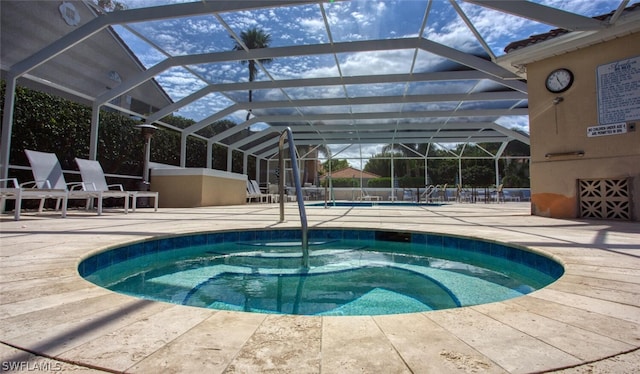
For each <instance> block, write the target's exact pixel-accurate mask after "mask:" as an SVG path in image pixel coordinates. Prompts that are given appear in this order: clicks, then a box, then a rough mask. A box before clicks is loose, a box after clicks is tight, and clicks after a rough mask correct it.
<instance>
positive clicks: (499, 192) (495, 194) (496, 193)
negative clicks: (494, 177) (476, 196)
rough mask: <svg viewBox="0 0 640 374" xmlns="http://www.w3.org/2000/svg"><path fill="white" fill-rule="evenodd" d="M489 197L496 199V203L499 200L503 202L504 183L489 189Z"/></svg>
mask: <svg viewBox="0 0 640 374" xmlns="http://www.w3.org/2000/svg"><path fill="white" fill-rule="evenodd" d="M491 199H492V200H494V199H495V201H496V203H499V202H500V201H502V202H503V203H504V185H503V184H500V185H498V187H496V189H495V190H493V191H491Z"/></svg>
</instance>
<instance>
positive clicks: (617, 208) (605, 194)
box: [578, 178, 631, 220]
mask: <svg viewBox="0 0 640 374" xmlns="http://www.w3.org/2000/svg"><path fill="white" fill-rule="evenodd" d="M578 189H579V193H580V217H582V218H604V219H624V220H631V180H630V179H628V178H625V179H580V180H578Z"/></svg>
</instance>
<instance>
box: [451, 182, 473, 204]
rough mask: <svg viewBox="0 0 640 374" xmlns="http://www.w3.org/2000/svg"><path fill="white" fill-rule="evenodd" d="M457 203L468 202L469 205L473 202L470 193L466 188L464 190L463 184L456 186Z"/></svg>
mask: <svg viewBox="0 0 640 374" xmlns="http://www.w3.org/2000/svg"><path fill="white" fill-rule="evenodd" d="M455 198H456V202H458V203H461V202H463V201H466V202H468V203H470V202H471V196H469V191H468V190H466V189H465V188H462V185H461V184H458V185H456V196H455Z"/></svg>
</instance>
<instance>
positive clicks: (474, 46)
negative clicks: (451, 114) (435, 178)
mask: <svg viewBox="0 0 640 374" xmlns="http://www.w3.org/2000/svg"><path fill="white" fill-rule="evenodd" d="M122 2H123V3H125V4H126V6H127V7H128V8H139V7H146V6H157V5H162V4H168V3H175V2H182V1H177V0H176V1H171V0H122ZM539 2H542V3H544V4H547V5H551V6H554V7H557V8H560V9H564V10H568V11H571V12H575V13H578V14H581V15H586V16H595V15H599V14H604V13H608V12H610V11H612V10H614V9H615V8H616V7H617V6H618V4H619V1H618V0H571V1H566V0H545V1H539ZM429 4H431V5H430V6H431V8H430V11H429V13H428V17H427V18H426V23H425V27H424V32H423V34H422V36H423V37H425V38H427V39H429V40H433V41H436V42H438V43H441V44H444V45H446V46H449V47H453V48H456V49H459V50H462V51H464V52H471V53H478V54H485V53H486V52H484V51H483V49H482V46H481V44H480V43H479V42H478V41H477V39H476V38H475V37H474V35H473V33H472V32H471V30H470V29H469V27H468V26H467V25H466V24H465V23H464V22H463V20H462V19H461V17H460V16H459V15H458V14H457V13H456V12H455V10H454V8H453V7H452V5H451V4H450V2H449V1H448V0H434V1H432V2H431V3H429V2H428V1H426V0H425V1H418V0H378V1H376V0H361V1H344V2H342V1H335V2H329V1H327V2H324V3H322V5H320V4H318V3H314V4H309V5H302V6H293V7H286V8H270V9H260V10H254V11H250V12H249V11H245V12H235V13H225V14H222V15H221V19H217V18H216V17H215V16H212V15H203V16H198V17H190V18H180V19H167V20H161V21H154V22H145V23H139V24H132V25H130V26H131V27H132V28H133V29H134V30H135V31H136V32H138V33H140V34H141V35H143V36H144V37H145V38H147V39H148V40H149V41H150V42H151V43H154V44H156V45H157V46H158V47H159V48H161V49H163V50H164V51H163V52H161V51H158V50H157V49H156V48H154V47H153V46H151V45H150V44H148V43H147V42H145V41H144V40H142V39H140V38H139V37H138V36H136V35H134V34H132V33H131V32H129V31H128V30H126V29H124V28H122V27H116V31H117V32H118V33H119V34H120V35H121V36H122V38H123V39H124V40H125V41H126V42H127V44H128V45H129V47H130V48H131V49H132V50H133V51H134V52H135V53H136V55H137V56H138V58H139V59H140V60H141V61H142V63H143V64H144V65H145V66H146V67H150V66H153V65H155V64H157V63H158V62H160V61H162V60H163V59H164V58H166V55H165V54H164V53H168V54H170V55H173V56H180V55H186V54H197V53H207V52H218V51H229V50H231V49H232V48H233V46H234V42H233V40H232V39H231V38H230V36H229V33H228V32H227V30H226V29H225V27H224V25H225V24H226V25H228V27H229V28H230V29H231V30H233V31H234V32H235V33H237V34H240V32H242V31H243V30H247V29H248V28H250V27H259V28H262V29H263V30H264V31H265V32H267V33H269V34H270V35H271V46H272V47H280V46H292V45H309V44H320V43H327V42H329V37H330V36H331V37H332V38H333V41H334V42H344V41H357V40H374V39H392V38H403V37H416V36H418V35H419V33H420V30H421V26H422V24H423V21H425V20H424V19H425V10H426V9H427V6H429ZM460 6H461V8H462V9H463V11H464V12H465V14H466V15H467V16H468V17H469V19H470V20H471V21H472V23H473V25H474V26H475V27H476V28H477V30H478V32H479V33H480V34H481V35H482V36H483V38H484V39H485V40H486V42H487V44H488V45H489V46H490V48H491V50H492V52H493V53H494V54H495V55H496V56H500V55H503V54H504V52H503V49H504V47H505V46H506V45H507V44H509V43H510V42H513V41H517V40H521V39H524V38H527V37H529V36H530V35H532V34H538V33H543V32H546V31H549V30H550V29H553V28H554V26H549V25H544V24H539V23H536V22H533V21H530V20H528V19H524V18H520V17H515V16H511V15H507V14H504V13H500V12H496V11H492V10H489V9H486V8H482V7H479V6H476V5H473V4H468V3H464V2H460ZM322 11H324V12H325V13H326V15H327V20H328V29H329V31H330V36H329V34H328V32H327V28H326V27H325V23H324V19H323V17H322ZM414 53H415V50H413V49H411V50H395V51H378V52H366V53H350V54H338V55H337V59H338V61H339V68H340V69H341V72H342V74H343V75H345V76H350V75H363V74H371V73H372V72H373V73H374V74H392V73H408V72H429V71H436V70H438V69H442V67H443V66H445V65H446V64H449V63H450V62H449V61H447V60H445V59H443V58H441V57H439V56H435V55H432V54H430V53H427V52H425V51H419V52H418V57H417V58H416V63H415V65H414V66H412V64H411V62H412V61H413V55H414ZM264 69H265V70H266V71H260V73H259V74H258V76H257V78H256V80H269V79H271V77H272V78H274V79H295V78H311V77H331V76H337V75H338V65H337V64H336V61H335V59H334V57H333V55H317V56H302V57H292V58H279V59H276V60H274V61H273V62H272V63H270V64H268V65H264ZM156 80H157V81H158V82H159V83H160V84H161V85H162V87H163V88H164V89H165V91H166V92H167V93H168V94H169V95H170V97H171V98H172V99H173V100H174V101H175V100H179V99H181V98H183V97H185V96H187V95H189V94H190V93H193V92H194V91H196V90H198V89H200V88H202V87H204V86H205V85H207V84H216V83H228V82H242V81H247V80H248V73H247V67H246V65H243V64H240V63H237V62H233V63H218V64H204V65H198V66H189V67H188V68H182V67H180V68H173V69H170V70H168V71H166V72H165V73H163V74H161V75H160V76H158V77H156ZM477 84H478V83H477V82H465V81H456V82H448V84H447V86H446V87H445V86H443V85H438V84H433V83H431V84H430V83H429V82H424V83H421V84H412V85H404V84H393V85H391V84H386V85H385V84H380V85H368V86H364V85H362V86H350V87H347V91H348V92H346V93H345V92H344V89H343V88H342V87H339V86H331V87H314V88H313V89H308V88H307V89H302V88H301V89H285V90H256V91H254V100H255V101H260V100H285V99H287V97H288V98H291V99H302V98H310V97H316V98H317V97H327V98H329V97H344V96H345V95H349V96H351V97H355V96H371V95H383V94H402V92H408V93H422V92H423V91H428V92H434V91H436V92H437V90H439V89H442V90H443V91H447V92H452V90H453V92H455V91H456V90H459V91H460V92H470V90H473V89H478V88H477V87H474V85H477ZM481 84H485V85H486V84H487V83H486V82H483V83H481ZM453 85H457V87H453ZM247 100H248V99H247V92H246V91H245V92H225V93H211V94H209V95H207V96H205V97H204V98H202V99H200V100H198V101H196V102H194V103H192V104H191V105H189V106H187V107H184V108H182V109H180V110H179V111H178V112H177V113H176V114H178V115H180V116H183V117H187V118H192V119H194V120H196V121H198V120H200V119H203V118H206V117H208V116H210V115H211V114H213V113H216V112H218V111H220V110H222V109H224V108H226V107H228V106H230V105H232V104H233V103H234V102H242V101H247ZM439 105H440V106H439V107H440V108H444V107H446V105H451V104H450V103H441V104H439ZM377 109H378V110H380V108H377ZM314 110H322V109H319V108H315V109H314ZM331 110H332V111H333V112H336V111H341V110H350V109H349V108H347V107H344V108H341V107H331ZM361 110H367V109H363V108H361ZM245 116H246V112H243V111H242V112H237V113H234V114H232V115H230V116H229V117H227V119H229V120H231V121H234V122H236V123H240V122H243V121H244V118H245ZM497 122H498V123H500V124H502V125H504V126H505V127H507V128H514V127H515V128H519V129H523V130H525V131H528V119H527V118H526V117H503V118H500V119H498V120H497ZM366 152H376V150H375V149H373V148H372V149H371V150H367V151H366Z"/></svg>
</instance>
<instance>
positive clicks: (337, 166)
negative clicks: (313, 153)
mask: <svg viewBox="0 0 640 374" xmlns="http://www.w3.org/2000/svg"><path fill="white" fill-rule="evenodd" d="M348 167H349V161H347V160H338V159H335V158H332V159H330V160H327V161H325V162H324V163H322V168H323V169H324V171H326V172H327V173H328V172H329V170H331V172H336V171H338V170H342V169H346V168H348Z"/></svg>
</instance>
